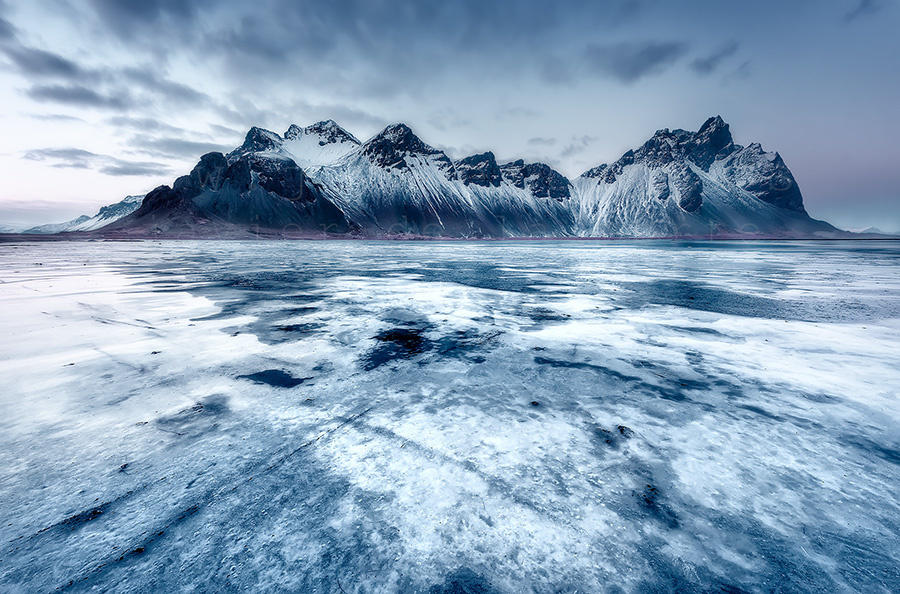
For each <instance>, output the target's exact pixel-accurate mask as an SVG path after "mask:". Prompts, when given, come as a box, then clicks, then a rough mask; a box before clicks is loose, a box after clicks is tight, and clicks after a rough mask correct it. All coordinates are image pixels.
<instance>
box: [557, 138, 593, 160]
mask: <svg viewBox="0 0 900 594" xmlns="http://www.w3.org/2000/svg"><path fill="white" fill-rule="evenodd" d="M596 141H597V138H596V137H594V136H587V135H584V136H575V137H573V138H572V140H571V141H570V142H569V144H567V145H566V146H565V147H563V150H562V151H561V152H560V156H561V157H563V158H565V157H571V156H572V155H577V154H579V153H583V152H584V151H586V150H587V149H588V147H590V146H591V145H592V144H594V142H596Z"/></svg>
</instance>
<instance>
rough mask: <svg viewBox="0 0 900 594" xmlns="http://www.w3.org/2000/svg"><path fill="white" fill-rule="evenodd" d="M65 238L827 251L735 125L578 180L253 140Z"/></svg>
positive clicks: (527, 167)
mask: <svg viewBox="0 0 900 594" xmlns="http://www.w3.org/2000/svg"><path fill="white" fill-rule="evenodd" d="M63 226H65V227H64V228H56V227H54V226H42V227H38V228H35V229H32V230H30V232H51V233H53V232H59V231H91V230H95V231H96V232H98V233H100V234H119V235H122V234H124V235H138V236H140V235H151V236H241V235H246V234H250V233H256V234H260V235H271V234H281V235H284V236H287V235H291V236H307V235H311V234H326V235H332V236H346V235H352V236H363V237H390V236H401V237H408V236H425V237H455V238H489V237H490V238H497V237H672V236H720V237H723V236H724V237H730V236H735V237H758V236H776V237H815V236H833V235H834V234H836V233H841V232H840V231H839V230H838V229H836V228H835V227H832V226H831V225H829V224H828V223H826V222H823V221H819V220H816V219H813V218H811V217H810V216H809V215H808V214H807V212H806V210H805V208H804V205H803V197H802V194H801V192H800V188H799V186H798V184H797V182H796V180H795V179H794V176H793V175H792V174H791V171H790V170H789V169H788V167H787V165H785V163H784V161H783V160H782V158H781V156H780V155H779V154H778V153H772V152H766V151H764V150H763V148H762V147H761V146H760V145H759V144H756V143H754V144H750V145H748V146H741V145H738V144H735V143H734V140H733V138H732V135H731V131H730V128H729V126H728V124H726V123H725V122H724V121H723V120H722V118H721V117H719V116H716V117H712V118H709V119H708V120H707V121H705V122H704V123H703V124H702V125H701V126H700V128H699V129H698V130H697V131H696V132H691V131H687V130H669V129H663V130H659V131H657V132H656V133H655V134H653V136H652V137H651V138H650V139H649V140H647V141H646V142H645V143H644V144H643V145H641V146H640V147H639V148H636V149H634V150H629V151H627V152H626V153H625V154H624V155H622V156H621V157H620V158H619V159H618V160H617V161H615V162H613V163H609V164H600V165H597V166H596V167H593V168H591V169H589V170H588V171H586V172H585V173H583V174H582V175H581V176H579V177H578V178H576V179H574V180H569V179H567V178H566V177H565V176H564V175H562V174H561V173H559V172H558V171H556V170H554V169H553V168H552V167H550V166H548V165H546V164H543V163H530V162H526V161H524V160H521V159H519V160H514V161H511V162H508V163H498V161H497V159H496V158H495V156H494V154H493V153H491V152H484V153H480V154H475V155H471V156H467V157H464V158H461V159H457V160H454V159H451V158H450V157H449V156H448V155H447V154H446V153H445V152H443V151H441V150H439V149H436V148H434V147H432V146H430V145H428V144H426V143H425V142H423V141H422V140H421V139H420V138H419V137H418V136H416V135H415V134H414V133H413V131H412V130H411V129H410V128H409V127H408V126H406V125H404V124H393V125H390V126H388V127H386V128H385V129H384V130H382V131H381V132H380V133H379V134H377V135H376V136H375V137H373V138H371V139H369V140H368V141H366V142H360V140H359V139H357V138H356V137H355V136H353V135H352V134H350V133H349V132H347V131H346V130H345V129H344V128H342V127H341V126H339V125H338V124H337V123H335V122H334V121H332V120H328V121H323V122H318V123H316V124H313V125H311V126H307V127H300V126H297V125H291V126H290V127H289V128H288V129H287V130H286V131H285V133H284V134H283V135H280V134H277V133H275V132H271V131H269V130H264V129H262V128H256V127H254V128H251V129H250V131H249V132H248V133H247V135H246V137H245V139H244V142H243V144H241V146H239V147H237V148H235V149H234V150H232V151H231V152H229V153H227V154H223V153H217V152H214V153H208V154H206V155H203V156H202V157H201V158H200V160H199V162H198V163H197V165H196V166H195V167H194V169H193V170H192V171H191V172H190V173H189V174H188V175H184V176H182V177H179V178H178V179H176V180H175V182H174V183H173V184H172V186H160V187H158V188H156V189H154V190H153V191H151V192H149V193H148V194H147V195H146V196H145V197H143V198H141V197H134V196H130V197H128V198H126V199H125V200H124V201H122V202H120V203H117V204H115V205H111V206H108V207H104V208H103V209H101V210H100V212H99V213H97V214H96V215H95V216H94V217H90V218H88V217H80V218H79V219H75V220H74V221H70V222H69V223H65V224H63Z"/></svg>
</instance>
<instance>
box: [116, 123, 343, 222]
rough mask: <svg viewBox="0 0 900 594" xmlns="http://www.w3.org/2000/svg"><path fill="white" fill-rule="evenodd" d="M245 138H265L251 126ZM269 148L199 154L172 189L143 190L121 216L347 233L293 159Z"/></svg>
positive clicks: (133, 219) (330, 205) (330, 204)
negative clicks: (130, 212)
mask: <svg viewBox="0 0 900 594" xmlns="http://www.w3.org/2000/svg"><path fill="white" fill-rule="evenodd" d="M256 130H258V129H256ZM263 132H265V131H263ZM247 137H248V141H247V142H245V146H248V145H250V146H256V145H258V144H259V142H261V141H260V138H262V139H263V140H265V139H266V138H269V136H268V134H266V133H263V134H258V133H254V132H253V131H251V132H250V133H249V134H248V135H247ZM267 146H268V145H267ZM239 150H242V149H239ZM268 150H269V149H265V150H264V152H263V154H260V153H255V152H246V153H240V152H238V151H236V152H234V153H231V154H230V155H229V157H230V159H229V158H226V157H225V156H224V155H223V154H222V153H208V154H206V155H203V157H201V159H200V162H199V163H197V165H196V166H195V167H194V169H193V170H192V171H191V173H190V174H189V175H183V176H181V177H179V178H178V179H177V180H175V183H174V184H173V185H172V187H171V188H170V187H168V186H160V187H159V188H156V189H155V190H153V191H152V192H150V193H149V194H147V196H146V197H145V198H144V201H143V203H142V204H141V207H140V208H139V209H138V210H137V211H136V212H135V213H134V214H133V215H131V217H127V218H128V219H129V221H126V220H125V219H123V221H125V224H126V225H127V224H128V223H129V222H132V223H133V222H140V221H141V220H150V219H152V221H166V220H168V221H169V225H170V226H171V225H175V226H185V225H191V224H192V221H197V220H209V219H214V220H222V221H225V222H229V223H235V224H252V225H257V226H259V227H265V228H270V229H279V228H281V229H285V230H288V229H290V230H292V231H304V230H319V231H321V230H324V231H328V232H332V233H346V232H348V231H351V230H352V229H353V225H352V224H351V223H350V222H349V221H348V220H347V218H346V216H345V215H344V213H343V212H342V211H341V210H340V208H338V207H337V206H336V205H335V204H334V203H333V202H331V200H329V199H328V198H327V197H325V196H324V194H323V193H322V191H321V189H320V188H319V187H318V186H316V185H315V184H314V183H312V181H310V180H309V179H308V178H307V176H306V174H305V173H304V172H303V170H302V169H301V168H300V167H299V166H298V165H297V164H296V163H295V162H294V161H293V160H291V159H288V158H285V157H282V156H268V155H267V154H265V151H268ZM148 217H149V219H148Z"/></svg>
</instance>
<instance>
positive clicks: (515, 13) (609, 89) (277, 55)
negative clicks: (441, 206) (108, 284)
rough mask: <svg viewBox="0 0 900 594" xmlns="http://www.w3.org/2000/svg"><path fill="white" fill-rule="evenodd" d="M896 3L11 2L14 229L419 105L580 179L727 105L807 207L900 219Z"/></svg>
mask: <svg viewBox="0 0 900 594" xmlns="http://www.w3.org/2000/svg"><path fill="white" fill-rule="evenodd" d="M898 30H900V2H898V0H796V1H793V2H785V1H784V0H777V1H776V0H756V1H754V2H746V1H742V2H722V1H721V0H707V1H699V0H697V1H690V0H687V1H683V2H669V1H665V0H616V1H612V2H600V1H598V0H584V1H579V0H571V1H564V0H556V1H555V2H554V1H548V0H528V1H521V2H516V1H513V0H507V1H504V2H491V1H489V0H464V1H458V2H454V1H453V0H442V1H439V2H431V1H425V0H420V1H417V2H402V1H398V0H392V1H381V0H315V1H306V2H303V1H296V0H253V1H250V2H248V1H246V0H241V1H235V2H214V1H212V0H197V1H195V2H179V1H178V0H137V1H132V0H80V1H76V0H30V1H28V2H24V1H23V2H14V1H12V0H0V101H2V108H3V109H2V110H0V128H2V130H3V134H0V223H17V224H26V223H28V224H30V223H39V222H57V221H62V220H66V219H69V218H72V217H73V216H75V215H78V214H84V213H88V214H93V212H94V211H96V209H97V208H98V207H99V206H101V205H104V204H109V203H112V202H117V201H118V200H120V199H121V198H122V197H124V196H125V195H126V194H140V193H144V192H146V191H148V190H149V189H152V188H153V187H155V186H157V185H159V184H162V183H171V181H172V180H173V179H174V177H176V176H177V175H181V174H182V173H186V172H187V171H189V170H190V168H191V167H192V166H193V164H194V163H195V162H196V161H197V158H198V157H199V156H200V155H201V154H203V153H204V152H208V151H210V150H227V149H229V148H232V147H233V146H235V145H237V144H239V143H240V141H241V139H242V137H243V135H244V133H245V132H246V130H247V129H248V128H249V127H250V126H252V125H259V126H263V127H266V128H269V129H272V130H274V131H277V132H279V133H281V132H284V130H285V129H286V128H287V127H288V125H289V124H291V123H297V124H300V125H306V124H309V123H312V122H314V121H318V120H321V119H327V118H332V119H334V120H336V121H337V122H338V123H340V124H341V125H343V126H344V127H345V128H347V129H348V130H349V131H351V132H352V133H354V134H356V135H357V136H358V137H360V138H361V139H365V138H368V137H369V136H371V135H373V134H375V133H376V132H378V130H380V129H381V128H382V127H383V126H385V125H386V124H388V123H391V122H396V121H403V122H406V123H407V124H409V125H410V126H411V127H412V128H413V130H414V131H416V132H417V133H418V135H419V136H420V137H422V139H423V140H425V141H426V142H428V143H430V144H432V145H435V146H438V147H440V148H443V149H444V150H446V151H447V152H448V153H449V154H450V155H451V156H452V157H455V158H456V157H461V156H465V155H466V154H469V153H472V152H475V151H481V150H487V149H490V150H493V151H494V152H495V153H496V155H497V157H498V158H499V159H501V160H503V159H513V158H517V157H524V158H527V159H534V160H542V161H545V162H547V163H549V164H551V165H553V166H555V167H556V168H558V169H559V170H560V171H562V172H563V173H564V174H566V175H568V176H570V177H575V176H577V175H580V174H581V173H582V172H583V171H584V170H586V169H588V168H590V167H592V166H594V165H597V164H599V163H603V162H610V161H613V160H615V159H617V158H618V157H619V156H620V155H621V154H622V153H623V152H624V151H625V150H627V149H628V148H632V147H636V146H638V145H640V144H641V143H642V142H643V141H644V140H646V139H647V138H648V137H649V136H650V135H651V134H652V133H653V132H654V131H655V130H657V129H659V128H688V129H696V128H697V127H698V126H699V125H700V124H701V123H702V122H703V120H704V119H706V118H707V117H708V116H710V115H715V114H721V115H722V116H723V117H724V118H725V120H726V121H727V122H729V123H730V124H731V128H732V132H733V133H734V136H735V138H736V140H737V142H739V143H743V144H748V143H750V142H757V141H758V142H761V143H762V144H763V146H764V147H765V148H766V149H768V150H777V151H779V152H780V153H781V155H782V156H783V157H784V159H785V161H786V163H787V164H788V166H789V167H790V168H791V169H792V171H793V172H794V175H795V176H796V178H797V180H798V181H799V183H800V187H801V189H802V191H803V194H804V198H805V202H806V206H807V210H809V212H810V213H811V214H812V215H813V216H815V217H818V218H825V219H827V220H829V221H831V222H833V223H835V224H837V225H839V226H844V227H852V228H855V227H865V226H868V225H876V226H878V227H880V228H883V229H885V230H890V231H894V230H900V34H898Z"/></svg>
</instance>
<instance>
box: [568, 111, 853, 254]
mask: <svg viewBox="0 0 900 594" xmlns="http://www.w3.org/2000/svg"><path fill="white" fill-rule="evenodd" d="M575 188H576V192H575V194H576V199H575V201H574V209H573V210H574V213H575V220H576V230H577V233H578V234H579V235H588V236H633V237H647V236H651V237H652V236H673V235H721V234H741V233H745V234H787V235H790V234H800V235H811V234H815V233H817V232H835V231H837V230H836V229H835V228H834V227H832V226H831V225H829V224H828V223H825V222H823V221H817V220H815V219H812V218H810V217H809V215H808V214H807V213H806V210H805V209H804V207H803V197H802V195H801V194H800V188H799V187H798V185H797V182H796V181H795V180H794V176H793V175H792V174H791V172H790V170H789V169H788V168H787V166H786V165H785V164H784V161H783V160H782V159H781V156H780V155H779V154H778V153H767V152H765V151H763V149H762V147H761V146H760V145H759V144H751V145H749V146H747V147H743V146H740V145H737V144H735V143H734V141H733V139H732V137H731V131H730V129H729V126H728V124H726V123H725V122H724V121H723V120H722V118H721V117H719V116H716V117H713V118H710V119H708V120H707V121H706V122H705V123H704V124H703V125H702V126H701V127H700V129H699V130H698V131H697V132H688V131H687V130H668V129H665V130H659V131H658V132H656V134H654V135H653V137H652V138H650V140H648V141H647V142H645V143H644V144H643V146H641V147H640V148H638V149H637V150H630V151H628V152H626V153H625V154H624V155H622V157H621V158H620V159H619V160H618V161H616V162H615V163H612V164H609V165H607V164H603V165H599V166H597V167H594V168H592V169H590V170H588V171H586V172H585V173H584V174H582V175H581V177H579V178H578V179H577V180H576V181H575Z"/></svg>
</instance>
